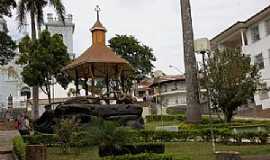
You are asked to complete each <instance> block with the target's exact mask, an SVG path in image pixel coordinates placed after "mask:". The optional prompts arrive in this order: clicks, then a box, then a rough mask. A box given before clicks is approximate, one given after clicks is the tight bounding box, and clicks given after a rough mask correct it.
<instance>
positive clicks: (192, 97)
mask: <svg viewBox="0 0 270 160" xmlns="http://www.w3.org/2000/svg"><path fill="white" fill-rule="evenodd" d="M180 2H181V13H182V27H183V41H184V62H185V70H186V86H187V121H188V122H190V123H199V122H200V121H201V107H200V99H199V83H198V78H197V62H196V58H195V52H194V37H193V27H192V17H191V6H190V1H189V0H180Z"/></svg>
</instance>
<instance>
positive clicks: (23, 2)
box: [17, 0, 28, 29]
mask: <svg viewBox="0 0 270 160" xmlns="http://www.w3.org/2000/svg"><path fill="white" fill-rule="evenodd" d="M27 3H28V0H20V1H19V4H18V9H17V20H18V21H19V29H20V28H21V27H23V26H24V25H25V24H26V14H27V13H26V12H27V9H26V6H27V5H28V4H27Z"/></svg>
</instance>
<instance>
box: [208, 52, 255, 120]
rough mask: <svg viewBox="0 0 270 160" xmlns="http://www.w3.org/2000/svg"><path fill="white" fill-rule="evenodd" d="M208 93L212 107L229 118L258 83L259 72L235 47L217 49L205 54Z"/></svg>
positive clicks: (250, 96)
mask: <svg viewBox="0 0 270 160" xmlns="http://www.w3.org/2000/svg"><path fill="white" fill-rule="evenodd" d="M207 71H208V81H207V86H208V88H209V95H210V98H211V102H212V104H213V105H214V107H216V108H218V109H220V110H221V111H222V112H223V113H224V118H225V121H226V122H231V120H232V117H233V114H234V111H235V110H236V109H237V108H238V107H240V106H241V105H243V104H246V102H247V100H248V99H251V98H252V97H253V95H254V93H255V92H256V90H257V86H259V85H260V81H259V79H260V74H259V73H258V71H259V70H258V69H257V67H256V66H253V65H251V64H250V58H249V57H246V56H244V55H243V54H242V53H241V51H240V50H238V49H225V50H223V51H219V50H217V51H216V52H214V53H213V54H212V55H211V56H209V58H208V67H207Z"/></svg>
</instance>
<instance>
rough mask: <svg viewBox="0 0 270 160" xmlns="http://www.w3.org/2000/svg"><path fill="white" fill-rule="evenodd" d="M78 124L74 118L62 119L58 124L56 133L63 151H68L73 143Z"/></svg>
mask: <svg viewBox="0 0 270 160" xmlns="http://www.w3.org/2000/svg"><path fill="white" fill-rule="evenodd" d="M77 127H78V126H77V124H76V122H75V121H74V120H70V119H64V120H61V121H60V122H59V123H58V125H57V126H56V135H57V137H58V140H57V141H58V142H59V143H60V145H61V149H62V151H63V152H67V151H68V150H69V149H70V147H71V144H72V134H73V133H74V132H76V130H77Z"/></svg>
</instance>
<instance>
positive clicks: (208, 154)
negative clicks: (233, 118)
mask: <svg viewBox="0 0 270 160" xmlns="http://www.w3.org/2000/svg"><path fill="white" fill-rule="evenodd" d="M217 150H218V151H238V152H240V153H241V156H255V155H270V145H241V146H235V145H234V146H232V145H222V144H218V145H217ZM48 152H49V153H48V160H56V159H57V160H102V158H99V156H98V150H97V148H92V149H91V148H84V149H81V153H80V154H76V153H79V151H76V150H75V151H72V152H73V153H69V154H66V153H65V154H62V153H61V151H60V149H58V148H49V149H48ZM166 153H169V154H172V155H174V157H175V158H176V159H183V158H187V160H197V159H198V158H199V159H200V160H214V159H215V157H214V155H213V154H212V149H211V144H210V143H200V142H179V143H167V144H166Z"/></svg>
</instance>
